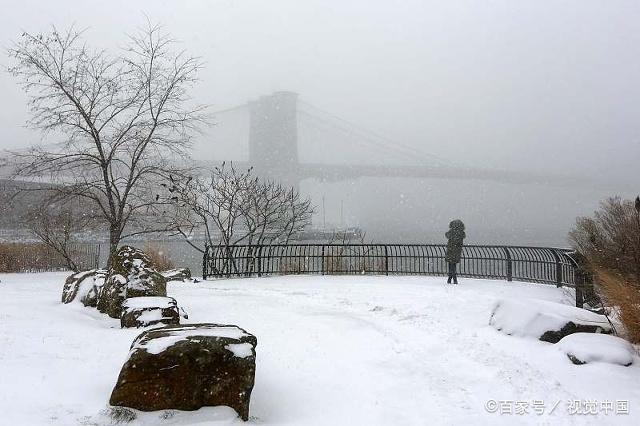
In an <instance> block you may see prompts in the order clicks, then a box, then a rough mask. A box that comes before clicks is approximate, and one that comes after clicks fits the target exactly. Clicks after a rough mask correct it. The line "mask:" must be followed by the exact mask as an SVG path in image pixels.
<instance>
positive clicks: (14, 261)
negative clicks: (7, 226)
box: [0, 243, 67, 272]
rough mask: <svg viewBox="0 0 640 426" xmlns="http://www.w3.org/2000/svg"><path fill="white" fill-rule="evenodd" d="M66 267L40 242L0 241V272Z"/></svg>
mask: <svg viewBox="0 0 640 426" xmlns="http://www.w3.org/2000/svg"><path fill="white" fill-rule="evenodd" d="M57 269H67V264H66V262H65V261H64V259H62V257H61V256H59V255H58V254H57V253H56V252H55V251H53V250H52V249H50V248H49V247H47V246H46V245H45V244H41V243H0V272H42V271H51V270H57Z"/></svg>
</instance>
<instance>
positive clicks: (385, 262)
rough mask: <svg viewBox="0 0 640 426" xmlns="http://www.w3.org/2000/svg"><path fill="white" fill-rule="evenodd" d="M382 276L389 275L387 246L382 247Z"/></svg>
mask: <svg viewBox="0 0 640 426" xmlns="http://www.w3.org/2000/svg"><path fill="white" fill-rule="evenodd" d="M384 274H385V275H389V246H387V245H386V244H385V246H384Z"/></svg>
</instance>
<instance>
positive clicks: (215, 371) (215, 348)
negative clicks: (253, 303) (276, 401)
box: [109, 324, 257, 420]
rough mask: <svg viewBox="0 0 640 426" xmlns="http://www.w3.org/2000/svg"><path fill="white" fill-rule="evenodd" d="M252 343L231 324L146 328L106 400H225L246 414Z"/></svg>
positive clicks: (161, 405) (187, 404)
mask: <svg viewBox="0 0 640 426" xmlns="http://www.w3.org/2000/svg"><path fill="white" fill-rule="evenodd" d="M256 344H257V340H256V338H255V336H253V335H251V334H249V333H247V332H246V331H245V330H243V329H241V328H239V327H237V326H235V325H219V324H192V325H182V326H179V325H178V326H175V325H172V326H166V327H161V328H155V329H152V330H148V331H145V332H144V333H142V334H140V335H139V336H138V337H137V338H136V339H135V340H134V341H133V344H132V345H131V351H130V352H129V358H128V359H127V361H126V362H125V364H124V366H123V367H122V370H121V371H120V375H119V377H118V381H117V383H116V385H115V387H114V389H113V392H112V393H111V399H110V400H109V403H110V404H111V405H114V406H122V407H129V408H134V409H137V410H141V411H155V410H168V409H176V410H197V409H199V408H201V407H206V406H219V405H226V406H228V407H231V408H233V409H234V410H236V412H237V413H238V415H239V416H240V417H241V418H242V419H243V420H247V419H248V418H249V400H250V398H251V391H252V390H253V384H254V378H255V368H256V367H255V360H256V357H255V347H256Z"/></svg>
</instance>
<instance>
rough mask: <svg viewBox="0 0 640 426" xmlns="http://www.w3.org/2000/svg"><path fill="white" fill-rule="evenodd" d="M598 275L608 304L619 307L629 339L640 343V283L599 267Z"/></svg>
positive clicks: (621, 320) (599, 283)
mask: <svg viewBox="0 0 640 426" xmlns="http://www.w3.org/2000/svg"><path fill="white" fill-rule="evenodd" d="M596 275H597V278H598V285H599V287H600V289H601V290H602V294H603V296H604V298H605V299H606V302H607V304H608V305H610V306H615V307H617V308H618V312H619V315H620V322H622V325H623V326H624V328H625V331H626V337H627V339H628V340H629V341H630V342H632V343H640V283H634V282H632V279H631V278H629V277H628V276H623V275H621V274H619V273H615V272H611V271H607V270H604V269H598V270H597V271H596Z"/></svg>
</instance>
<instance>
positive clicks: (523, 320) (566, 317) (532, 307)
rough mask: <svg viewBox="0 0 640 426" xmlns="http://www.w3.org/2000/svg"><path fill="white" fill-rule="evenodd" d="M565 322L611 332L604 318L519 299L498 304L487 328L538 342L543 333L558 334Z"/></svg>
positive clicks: (557, 304)
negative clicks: (550, 331) (591, 326)
mask: <svg viewBox="0 0 640 426" xmlns="http://www.w3.org/2000/svg"><path fill="white" fill-rule="evenodd" d="M568 321H573V322H574V323H575V324H586V325H597V326H600V327H602V328H603V329H604V330H611V325H610V324H609V322H608V321H607V318H606V317H605V316H604V315H598V314H596V313H593V312H590V311H587V310H585V309H580V308H576V307H575V306H569V305H566V304H565V305H563V304H559V303H552V302H549V301H544V300H531V299H525V298H522V297H518V299H509V298H507V299H501V300H498V301H497V302H496V304H495V307H494V308H493V312H492V314H491V320H490V324H491V325H492V326H494V327H495V328H496V329H498V330H500V331H502V332H503V333H506V334H509V335H512V336H520V337H533V338H536V339H538V338H539V337H540V336H542V335H543V334H544V332H546V331H549V330H560V329H561V328H562V327H563V326H564V325H565V324H567V322H568Z"/></svg>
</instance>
